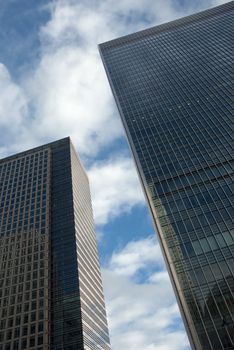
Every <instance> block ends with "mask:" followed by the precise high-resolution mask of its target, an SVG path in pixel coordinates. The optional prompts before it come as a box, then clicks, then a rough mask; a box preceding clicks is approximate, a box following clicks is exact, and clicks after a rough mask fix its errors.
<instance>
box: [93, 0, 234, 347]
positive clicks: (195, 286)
mask: <svg viewBox="0 0 234 350" xmlns="http://www.w3.org/2000/svg"><path fill="white" fill-rule="evenodd" d="M233 4H234V3H233V1H232V2H229V3H227V4H224V5H221V6H218V7H215V8H212V9H209V10H206V11H203V12H200V13H198V14H194V15H191V16H188V17H185V18H182V19H178V20H176V21H173V22H170V23H167V24H162V25H159V26H156V27H153V28H150V29H147V30H144V31H141V32H138V33H134V34H131V35H127V36H125V37H121V38H118V39H116V40H112V41H109V42H106V43H103V44H101V45H100V46H99V49H100V53H101V57H102V60H103V63H104V67H105V70H106V73H107V76H108V79H109V82H110V85H111V88H112V92H113V94H114V97H115V100H116V103H117V106H118V109H119V112H120V116H121V119H122V122H123V125H124V128H125V131H126V134H127V138H128V142H129V145H130V148H131V151H132V154H133V157H134V160H135V163H136V166H137V170H138V174H139V177H140V180H141V183H142V186H143V189H144V192H145V195H146V198H147V201H148V203H149V208H150V211H151V213H152V217H153V221H154V224H155V227H156V229H157V233H158V238H159V241H160V244H161V248H162V251H163V254H164V257H165V261H166V265H167V268H168V271H169V274H170V277H171V282H172V285H173V287H174V291H175V294H176V297H177V301H178V304H179V307H180V310H181V314H182V317H183V320H184V323H185V327H186V330H187V333H188V336H189V339H190V343H191V346H192V348H193V349H197V350H201V349H202V350H222V349H223V350H224V349H234V323H233V321H234V309H233V306H234V299H233V292H234V289H233V288H234V285H233V278H234V276H233V273H234V222H233V218H234V208H233V204H234V181H233V172H234V160H233V155H234V142H233V136H234V127H233V115H232V108H231V99H232V82H233V81H232V76H233V75H232V45H231V43H232V40H233V38H232V32H233V22H234V18H233ZM155 297H156V296H155Z"/></svg>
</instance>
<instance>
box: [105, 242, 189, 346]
mask: <svg viewBox="0 0 234 350" xmlns="http://www.w3.org/2000/svg"><path fill="white" fill-rule="evenodd" d="M147 254H148V255H149V258H147ZM126 257H127V258H126ZM136 262H137V263H136ZM131 265H132V266H134V268H133V269H132V270H131V269H129V266H131ZM119 266H121V268H119ZM152 266H153V267H154V268H153V271H152ZM124 268H125V269H127V270H128V271H127V273H126V272H125V269H124ZM139 272H143V275H144V276H145V279H143V281H141V283H139V282H136V278H135V276H136V275H137V274H138V273H139ZM149 272H151V276H150V277H149V278H147V277H146V276H147V275H148V273H149ZM166 274H167V272H166V271H165V270H164V269H163V267H162V255H161V252H160V250H159V246H158V244H157V243H156V240H155V237H147V238H146V239H142V240H139V241H133V242H129V243H128V244H127V245H126V246H125V247H123V249H122V250H119V251H118V252H115V253H114V254H113V255H112V257H111V259H110V261H109V263H108V264H107V266H105V268H104V269H103V282H104V290H105V295H106V304H107V313H108V317H109V328H110V335H111V342H112V349H113V350H119V349H128V350H136V349H137V350H138V349H139V350H140V349H144V350H171V349H173V350H185V349H189V345H188V339H187V336H186V334H185V332H184V329H183V326H182V324H181V321H180V314H179V310H178V306H177V303H176V301H175V297H174V293H173V290H172V287H171V284H170V281H169V278H166Z"/></svg>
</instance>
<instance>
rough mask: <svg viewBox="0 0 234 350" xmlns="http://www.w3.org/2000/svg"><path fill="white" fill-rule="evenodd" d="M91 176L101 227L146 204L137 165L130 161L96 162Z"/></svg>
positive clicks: (113, 159) (96, 211)
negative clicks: (135, 207)
mask: <svg viewBox="0 0 234 350" xmlns="http://www.w3.org/2000/svg"><path fill="white" fill-rule="evenodd" d="M88 176H89V179H90V184H91V192H92V203H93V207H94V217H95V222H96V224H97V225H103V224H106V223H107V222H108V221H110V220H113V219H114V218H116V217H117V216H119V215H121V214H122V213H124V212H125V213H126V212H127V213H129V212H130V211H131V210H132V209H133V207H134V206H136V205H144V203H145V200H144V197H143V193H142V189H141V186H140V183H139V179H138V177H137V174H136V170H135V168H134V165H133V162H132V160H131V159H129V158H127V157H118V158H110V159H107V160H105V161H99V162H96V163H94V164H93V165H92V166H91V168H90V169H89V171H88Z"/></svg>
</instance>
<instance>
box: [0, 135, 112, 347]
mask: <svg viewBox="0 0 234 350" xmlns="http://www.w3.org/2000/svg"><path fill="white" fill-rule="evenodd" d="M0 349H1V350H23V349H31V350H33V349H34V350H36V349H37V350H100V349H103V350H110V345H109V336H108V329H107V321H106V313H105V304H104V298H103V291H102V282H101V275H100V267H99V262H98V254H97V247H96V240H95V231H94V222H93V214H92V205H91V198H90V191H89V183H88V178H87V175H86V173H85V171H84V169H83V167H82V165H81V163H80V161H79V159H78V157H77V154H76V152H75V150H74V147H73V145H72V143H71V142H70V139H69V138H65V139H62V140H59V141H56V142H53V143H49V144H47V145H44V146H41V147H37V148H34V149H32V150H29V151H26V152H22V153H19V154H16V155H14V156H10V157H8V158H5V159H2V160H0Z"/></svg>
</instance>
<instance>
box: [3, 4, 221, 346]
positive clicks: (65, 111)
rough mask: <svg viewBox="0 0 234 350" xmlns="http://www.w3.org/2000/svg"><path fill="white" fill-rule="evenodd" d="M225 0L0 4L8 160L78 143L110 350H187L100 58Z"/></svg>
mask: <svg viewBox="0 0 234 350" xmlns="http://www.w3.org/2000/svg"><path fill="white" fill-rule="evenodd" d="M225 2H227V1H222V0H137V1H136V0H118V1H115V0H86V1H85V0H84V1H79V0H51V1H49V0H20V1H19V0H0V47H1V50H0V90H1V94H0V158H2V157H5V156H7V155H10V154H14V153H16V152H20V151H23V150H26V149H29V148H32V147H35V146H39V145H41V144H43V143H47V142H51V141H54V140H57V139H59V138H63V137H66V136H71V138H72V141H73V143H74V145H75V147H76V149H77V151H78V154H79V156H80V158H81V160H82V162H83V164H84V166H85V168H86V170H87V172H88V176H89V179H90V185H91V193H92V201H93V210H94V217H95V224H96V231H97V240H98V249H99V255H100V263H101V268H102V276H103V285H104V294H105V300H106V308H107V314H108V322H109V330H110V337H111V345H112V350H120V349H121V350H122V349H123V350H125V349H126V350H171V349H173V350H189V349H190V347H189V342H188V339H187V336H186V334H185V330H184V326H183V324H182V321H181V317H180V313H179V310H178V306H177V303H176V300H175V297H174V293H173V291H172V287H171V284H170V281H169V277H168V274H167V272H166V269H165V264H164V261H163V258H162V254H161V251H160V247H159V244H158V241H157V238H156V235H155V231H154V228H153V227H152V220H151V217H150V214H149V212H148V209H147V206H146V203H145V199H144V196H143V193H142V189H141V186H140V184H139V179H138V177H137V174H136V170H135V167H134V164H133V161H132V158H131V154H130V152H129V149H128V145H127V142H126V139H125V135H124V131H123V127H122V125H121V122H120V118H119V116H118V112H117V109H116V106H115V103H114V100H113V97H112V94H111V90H110V87H109V84H108V82H107V78H106V75H105V72H104V68H103V66H102V62H101V59H100V56H99V53H98V48H97V45H98V44H99V43H102V42H105V41H108V40H111V39H114V38H117V37H119V36H122V35H126V34H130V33H133V32H136V31H138V30H142V29H145V28H148V27H151V26H154V25H158V24H161V23H164V22H168V21H171V20H174V19H176V18H180V17H183V16H185V15H189V14H192V13H195V12H198V11H201V10H204V9H207V8H210V7H212V6H216V5H220V4H223V3H225Z"/></svg>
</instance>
